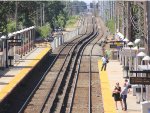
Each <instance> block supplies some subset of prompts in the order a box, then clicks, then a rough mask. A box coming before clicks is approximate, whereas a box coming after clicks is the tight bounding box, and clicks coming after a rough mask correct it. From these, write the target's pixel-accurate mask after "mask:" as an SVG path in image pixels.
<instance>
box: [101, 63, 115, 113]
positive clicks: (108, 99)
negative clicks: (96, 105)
mask: <svg viewBox="0 0 150 113" xmlns="http://www.w3.org/2000/svg"><path fill="white" fill-rule="evenodd" d="M101 66H102V61H101V60H98V69H99V76H100V84H101V92H102V98H103V107H104V113H117V112H116V108H115V102H114V100H113V97H112V92H111V90H110V84H109V79H108V74H107V72H106V71H101Z"/></svg>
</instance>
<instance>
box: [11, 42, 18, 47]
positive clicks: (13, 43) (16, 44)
mask: <svg viewBox="0 0 150 113" xmlns="http://www.w3.org/2000/svg"><path fill="white" fill-rule="evenodd" d="M9 46H21V42H9Z"/></svg>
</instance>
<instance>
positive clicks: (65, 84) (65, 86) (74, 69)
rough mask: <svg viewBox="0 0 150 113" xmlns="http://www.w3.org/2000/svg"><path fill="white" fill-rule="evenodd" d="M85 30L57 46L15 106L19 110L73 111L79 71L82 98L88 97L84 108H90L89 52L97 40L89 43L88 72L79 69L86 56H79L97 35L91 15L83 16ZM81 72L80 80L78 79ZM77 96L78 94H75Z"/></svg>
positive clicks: (44, 112)
mask: <svg viewBox="0 0 150 113" xmlns="http://www.w3.org/2000/svg"><path fill="white" fill-rule="evenodd" d="M84 23H86V25H85V26H86V31H85V32H84V34H82V35H81V36H80V37H79V38H76V39H74V40H73V41H71V42H69V43H67V44H66V45H64V46H63V47H62V49H58V51H59V52H58V53H57V52H54V54H58V55H57V56H56V58H55V60H54V61H53V63H52V64H51V66H50V67H49V68H48V70H47V71H46V72H45V73H44V75H43V77H42V79H41V80H40V82H39V83H38V84H37V86H36V87H35V89H34V90H33V91H32V93H31V94H30V96H29V97H28V99H27V100H26V102H25V103H24V105H23V106H22V107H21V109H20V110H19V113H22V112H25V113H31V112H33V113H52V112H56V113H60V112H61V113H63V112H68V113H71V112H74V111H73V110H74V105H75V104H74V103H75V100H74V99H75V95H76V92H78V91H76V89H77V80H78V76H79V75H80V74H82V76H83V78H84V74H85V78H86V79H87V80H85V81H87V84H88V85H87V84H84V85H87V86H86V87H85V88H86V96H85V98H84V99H82V100H88V102H86V103H84V104H85V105H86V106H87V107H85V111H86V112H89V113H91V112H92V101H91V100H92V96H91V95H92V93H91V92H92V91H91V87H92V86H91V65H92V64H91V55H92V50H93V47H94V45H95V44H96V43H97V42H98V40H99V39H98V40H97V41H96V42H95V43H94V44H93V46H92V48H91V50H90V54H89V56H90V57H89V58H88V62H90V63H89V64H88V69H86V70H89V72H88V76H87V73H84V74H83V73H81V72H80V68H81V65H82V67H84V64H86V63H85V62H87V60H85V61H84V60H83V59H82V57H83V56H82V55H83V53H84V50H85V48H86V47H87V46H88V45H89V44H90V43H91V42H92V41H93V40H95V38H96V37H97V36H98V34H99V33H98V29H97V26H96V21H95V19H94V18H92V19H90V18H88V19H87V20H86V22H84ZM82 76H79V78H80V77H81V80H80V79H79V80H80V81H81V82H82V80H83V79H82ZM80 91H82V89H81V90H80ZM78 97H79V96H78Z"/></svg>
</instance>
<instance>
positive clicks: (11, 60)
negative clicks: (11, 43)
mask: <svg viewBox="0 0 150 113" xmlns="http://www.w3.org/2000/svg"><path fill="white" fill-rule="evenodd" d="M13 59H14V56H8V60H9V66H13V65H14V63H13Z"/></svg>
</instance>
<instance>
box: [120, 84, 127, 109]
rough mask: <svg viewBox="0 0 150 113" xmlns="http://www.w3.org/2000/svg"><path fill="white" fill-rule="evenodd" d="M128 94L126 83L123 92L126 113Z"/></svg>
mask: <svg viewBox="0 0 150 113" xmlns="http://www.w3.org/2000/svg"><path fill="white" fill-rule="evenodd" d="M127 94H128V85H127V84H126V83H124V86H123V88H122V91H121V98H122V100H123V104H124V111H126V110H127V102H126V99H127Z"/></svg>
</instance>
